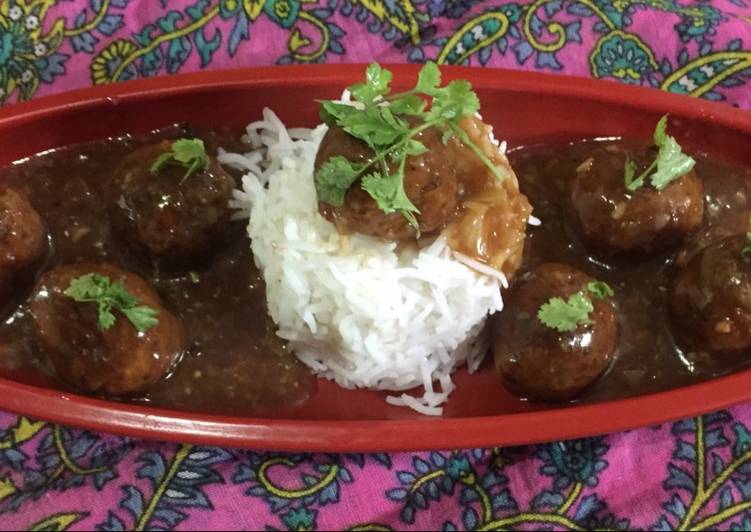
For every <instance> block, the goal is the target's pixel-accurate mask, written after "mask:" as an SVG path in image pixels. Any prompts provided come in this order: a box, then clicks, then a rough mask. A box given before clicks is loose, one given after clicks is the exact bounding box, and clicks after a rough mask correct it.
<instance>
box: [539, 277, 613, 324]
mask: <svg viewBox="0 0 751 532" xmlns="http://www.w3.org/2000/svg"><path fill="white" fill-rule="evenodd" d="M587 290H588V291H589V292H590V293H591V294H592V295H593V296H594V297H595V298H597V299H606V298H608V297H613V295H614V294H615V292H613V289H612V288H610V286H609V285H608V284H607V283H606V282H603V281H592V282H590V283H587ZM593 310H594V305H592V300H591V299H590V298H589V297H587V296H586V295H585V294H584V293H582V292H577V293H576V294H574V295H572V296H571V297H569V298H568V301H564V300H563V298H560V297H551V298H550V299H549V300H548V301H547V303H544V304H543V305H542V306H541V307H540V310H538V311H537V318H538V319H539V320H540V321H541V322H542V323H543V324H545V325H546V326H548V327H550V328H551V329H555V330H556V331H558V332H571V331H573V330H575V329H576V328H577V327H578V326H579V325H590V324H592V323H593V321H592V320H591V319H589V315H590V313H591V312H592V311H593Z"/></svg>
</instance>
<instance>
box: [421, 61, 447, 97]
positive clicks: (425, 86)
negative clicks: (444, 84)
mask: <svg viewBox="0 0 751 532" xmlns="http://www.w3.org/2000/svg"><path fill="white" fill-rule="evenodd" d="M440 86H441V70H440V69H439V68H438V65H436V64H435V63H434V62H433V61H428V62H427V63H425V65H424V66H423V67H422V68H421V69H420V73H419V74H418V75H417V85H416V86H415V90H416V91H418V92H424V93H425V94H429V95H432V94H433V92H434V91H435V89H437V88H438V87H440Z"/></svg>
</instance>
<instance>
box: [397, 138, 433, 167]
mask: <svg viewBox="0 0 751 532" xmlns="http://www.w3.org/2000/svg"><path fill="white" fill-rule="evenodd" d="M427 151H428V148H427V146H425V144H423V143H422V142H420V141H419V140H415V139H413V138H412V139H409V140H407V141H406V142H404V143H403V144H401V145H399V147H398V148H395V149H394V150H393V151H392V152H391V154H390V157H391V160H392V161H394V162H395V163H397V164H401V160H402V159H403V158H405V157H408V156H410V155H422V154H423V153H425V152H427Z"/></svg>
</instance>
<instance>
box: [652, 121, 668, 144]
mask: <svg viewBox="0 0 751 532" xmlns="http://www.w3.org/2000/svg"><path fill="white" fill-rule="evenodd" d="M667 132H668V115H662V117H660V119H659V120H658V121H657V125H656V126H655V132H654V134H653V135H652V137H653V138H654V141H655V146H662V145H663V144H664V143H665V139H666V137H667Z"/></svg>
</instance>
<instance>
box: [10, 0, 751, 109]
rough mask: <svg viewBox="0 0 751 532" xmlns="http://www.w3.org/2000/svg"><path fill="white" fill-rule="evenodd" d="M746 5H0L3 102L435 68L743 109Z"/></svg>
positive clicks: (357, 0) (730, 0) (304, 1)
mask: <svg viewBox="0 0 751 532" xmlns="http://www.w3.org/2000/svg"><path fill="white" fill-rule="evenodd" d="M746 1H747V0H725V1H721V2H711V3H709V2H705V1H697V0H686V1H683V0H576V1H569V0H536V1H533V2H507V1H488V2H482V1H477V0H320V1H315V0H195V1H190V0H188V1H185V0H172V1H169V0H158V1H157V0H154V1H153V2H148V1H146V0H65V1H63V0H6V1H4V2H1V3H0V103H4V102H14V101H19V100H28V99H29V98H32V97H34V96H41V95H44V94H50V93H53V92H59V91H62V90H67V89H70V88H73V87H77V86H80V85H81V82H82V80H83V79H84V76H85V78H86V79H88V80H89V83H92V84H100V83H110V82H113V81H124V80H130V79H137V78H143V77H149V76H156V75H163V74H174V73H177V72H188V71H195V70H200V69H206V68H216V67H238V66H248V65H261V64H290V63H322V62H327V61H328V62H342V61H347V62H367V61H372V60H378V61H381V62H423V61H426V60H429V59H432V60H436V61H438V62H441V63H450V64H463V65H476V66H477V65H481V66H494V67H506V68H516V69H527V70H541V71H548V72H560V73H566V74H573V75H579V76H592V77H596V78H604V79H610V80H614V81H619V82H622V83H629V84H634V85H645V86H651V87H657V88H661V89H663V90H667V91H671V92H676V93H681V94H690V95H692V96H700V97H703V98H708V99H711V100H726V101H728V102H729V103H733V104H736V105H740V106H743V107H749V106H751V97H749V95H748V90H747V86H746V84H747V82H748V78H749V75H750V73H751V42H749V41H751V37H749V26H750V25H751V22H750V20H751V18H750V17H751V8H749V7H748V5H747V4H746ZM665 32H670V38H667V39H666V38H665V36H666V33H665ZM744 89H745V90H744Z"/></svg>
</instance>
